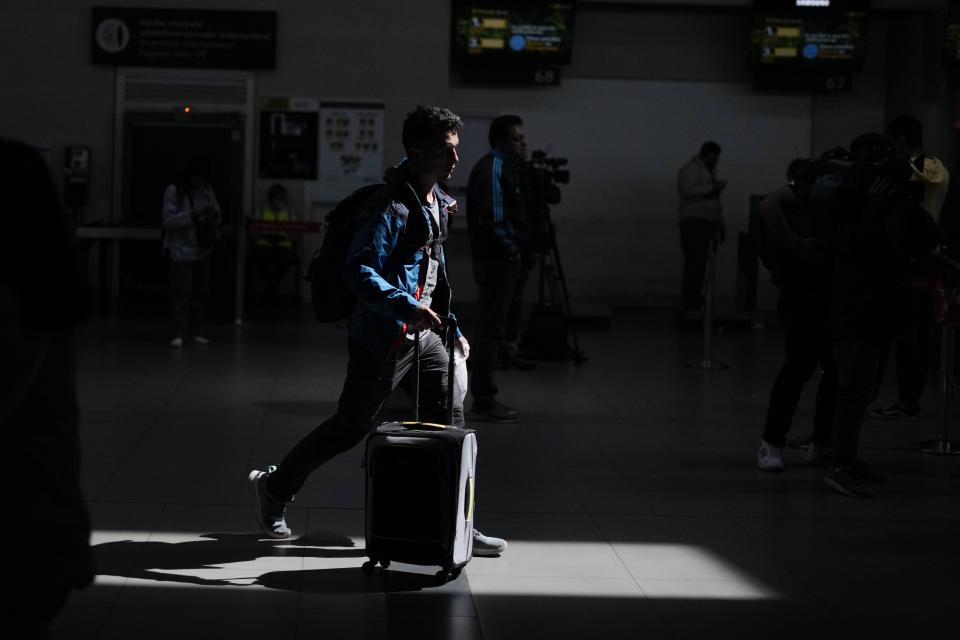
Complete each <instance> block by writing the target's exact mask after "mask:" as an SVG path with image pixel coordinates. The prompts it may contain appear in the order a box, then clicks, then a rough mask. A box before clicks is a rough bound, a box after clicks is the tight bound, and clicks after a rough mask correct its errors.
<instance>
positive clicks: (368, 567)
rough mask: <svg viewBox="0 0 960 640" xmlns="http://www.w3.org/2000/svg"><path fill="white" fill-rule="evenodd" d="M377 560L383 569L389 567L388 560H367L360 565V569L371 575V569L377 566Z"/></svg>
mask: <svg viewBox="0 0 960 640" xmlns="http://www.w3.org/2000/svg"><path fill="white" fill-rule="evenodd" d="M378 562H379V563H380V566H381V567H383V568H384V569H387V568H389V567H390V561H389V560H367V561H366V562H364V563H363V564H362V565H360V569H361V570H362V571H363V572H364V573H365V574H367V575H368V576H370V575H373V571H374V569H376V568H377V563H378Z"/></svg>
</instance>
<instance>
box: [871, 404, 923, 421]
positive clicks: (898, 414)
mask: <svg viewBox="0 0 960 640" xmlns="http://www.w3.org/2000/svg"><path fill="white" fill-rule="evenodd" d="M867 413H868V414H869V415H870V417H871V418H876V419H878V420H916V419H917V416H919V415H920V406H919V405H916V404H915V405H908V404H904V403H902V402H894V403H893V404H892V405H890V406H889V407H887V408H886V409H870V411H868V412H867Z"/></svg>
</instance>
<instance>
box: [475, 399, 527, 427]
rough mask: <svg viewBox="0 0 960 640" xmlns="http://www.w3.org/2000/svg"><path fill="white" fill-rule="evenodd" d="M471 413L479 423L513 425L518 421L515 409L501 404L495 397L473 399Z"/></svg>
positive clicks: (518, 417)
mask: <svg viewBox="0 0 960 640" xmlns="http://www.w3.org/2000/svg"><path fill="white" fill-rule="evenodd" d="M471 413H472V414H473V416H472V417H473V418H474V419H475V420H478V421H480V422H499V423H501V424H515V423H517V422H519V421H520V416H518V415H517V410H516V409H514V408H513V407H509V406H507V405H505V404H503V403H502V402H500V401H499V400H497V399H496V398H495V397H491V398H474V399H473V407H472V412H471Z"/></svg>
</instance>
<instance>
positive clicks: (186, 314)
mask: <svg viewBox="0 0 960 640" xmlns="http://www.w3.org/2000/svg"><path fill="white" fill-rule="evenodd" d="M169 276H170V312H171V315H172V316H173V334H174V336H177V337H180V338H185V337H187V334H188V333H192V334H194V335H198V334H199V332H200V330H201V329H202V328H203V323H204V320H205V318H206V311H207V298H208V297H209V296H210V256H209V255H208V256H206V257H204V258H201V259H200V260H195V261H193V262H177V261H175V260H171V261H170V271H169Z"/></svg>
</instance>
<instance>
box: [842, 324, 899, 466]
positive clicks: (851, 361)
mask: <svg viewBox="0 0 960 640" xmlns="http://www.w3.org/2000/svg"><path fill="white" fill-rule="evenodd" d="M885 343H886V341H885V340H883V339H878V338H856V337H851V336H844V337H842V338H836V339H834V342H833V351H834V355H835V357H836V359H837V402H836V409H835V415H834V423H833V450H834V455H835V457H836V462H837V464H841V465H843V464H852V463H853V462H854V461H856V459H857V448H858V445H859V442H860V428H861V426H862V425H863V416H864V413H866V410H867V405H868V404H870V402H872V401H873V399H874V398H875V397H876V395H877V388H878V387H879V383H880V362H881V357H882V354H883V351H884V348H885Z"/></svg>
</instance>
